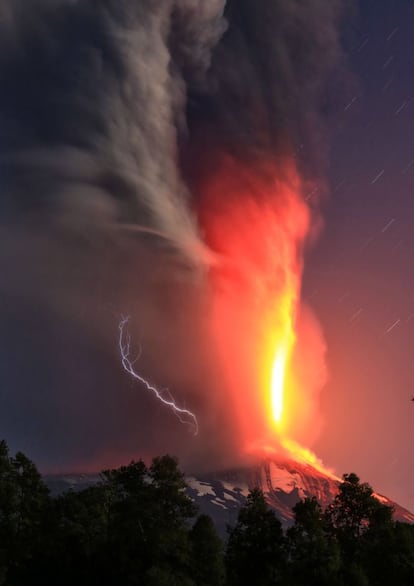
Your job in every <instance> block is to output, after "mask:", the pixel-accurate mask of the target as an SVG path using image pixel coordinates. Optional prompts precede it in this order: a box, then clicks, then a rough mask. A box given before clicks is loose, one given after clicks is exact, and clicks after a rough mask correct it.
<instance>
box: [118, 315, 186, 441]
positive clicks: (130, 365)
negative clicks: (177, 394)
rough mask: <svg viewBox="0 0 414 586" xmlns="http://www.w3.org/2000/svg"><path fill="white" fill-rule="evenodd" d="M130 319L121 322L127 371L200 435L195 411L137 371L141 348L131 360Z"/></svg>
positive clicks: (122, 345) (121, 351)
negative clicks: (183, 405) (184, 405)
mask: <svg viewBox="0 0 414 586" xmlns="http://www.w3.org/2000/svg"><path fill="white" fill-rule="evenodd" d="M128 321H129V317H123V318H122V319H121V321H120V323H119V351H120V355H121V362H122V366H123V367H124V369H125V370H126V372H128V374H130V375H131V376H132V377H133V378H134V379H135V380H136V381H138V382H139V383H141V384H142V385H144V387H145V388H146V389H147V391H150V392H151V393H153V395H154V396H155V397H156V398H157V399H158V400H159V401H160V402H161V403H163V404H164V405H165V406H166V407H168V408H169V409H170V410H171V411H172V412H173V413H174V415H175V416H176V417H177V418H178V419H179V420H180V422H181V423H183V424H185V425H188V426H189V427H191V428H192V429H193V431H194V435H198V421H197V417H196V416H195V415H194V413H193V412H192V411H190V410H189V409H185V408H184V407H179V406H178V405H177V403H176V402H175V400H174V398H173V397H172V395H171V393H170V391H169V390H168V389H162V390H160V389H158V388H157V387H156V386H154V385H153V384H151V383H150V382H148V381H147V380H146V379H145V378H144V377H143V376H141V375H140V374H138V373H137V372H136V370H135V368H134V364H135V362H136V361H137V360H138V359H139V357H140V354H141V349H140V352H139V353H138V356H137V357H136V358H135V359H134V360H131V358H130V354H131V336H130V334H129V333H128V331H127V328H126V326H127V324H128Z"/></svg>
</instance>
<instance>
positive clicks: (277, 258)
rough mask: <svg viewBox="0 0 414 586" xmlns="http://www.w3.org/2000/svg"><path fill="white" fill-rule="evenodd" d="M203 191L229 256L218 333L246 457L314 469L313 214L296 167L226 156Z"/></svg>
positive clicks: (220, 270)
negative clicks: (309, 244)
mask: <svg viewBox="0 0 414 586" xmlns="http://www.w3.org/2000/svg"><path fill="white" fill-rule="evenodd" d="M212 169H214V171H213V172H211V170H212ZM198 190H199V192H200V206H199V210H198V211H199V221H200V224H201V226H202V229H203V231H204V235H205V238H206V240H207V243H208V244H209V246H210V247H211V248H212V249H213V250H214V251H215V252H216V253H217V254H218V256H219V258H220V259H221V262H219V263H218V265H217V266H215V267H214V268H213V270H212V274H211V278H212V290H213V298H214V302H213V310H212V311H213V320H212V322H213V335H214V336H215V339H216V344H217V351H218V353H219V355H220V359H221V362H222V365H223V370H224V375H225V378H226V386H227V387H228V390H229V391H230V393H231V399H232V401H231V417H232V420H233V422H234V426H235V428H236V433H238V434H239V436H240V440H241V442H242V445H243V446H244V449H245V451H247V452H249V451H250V452H251V451H255V452H256V451H258V450H259V451H264V452H265V453H268V452H269V451H271V452H273V451H276V452H280V451H281V452H284V453H285V454H286V453H288V454H289V455H291V456H293V457H295V458H296V459H298V460H300V461H304V460H305V461H312V463H315V458H314V456H313V455H312V453H311V452H309V451H308V450H307V449H306V448H302V446H301V445H300V444H299V443H298V440H299V441H302V440H303V439H304V438H305V440H306V438H307V437H309V436H311V435H312V433H310V434H308V433H307V431H306V432H305V433H304V431H303V430H304V429H305V428H307V430H310V431H311V432H312V428H313V427H314V422H315V417H314V416H315V409H316V407H315V404H314V401H313V398H310V397H309V393H308V389H306V388H305V386H306V385H304V384H302V383H303V381H302V380H300V378H301V377H300V376H298V371H302V372H303V371H306V368H304V363H305V362H306V363H307V364H308V365H312V364H313V363H314V362H315V360H314V359H315V357H314V356H313V355H312V352H313V348H307V351H306V352H304V351H303V348H302V350H300V346H301V340H300V335H299V334H300V332H299V330H298V320H299V314H300V293H301V279H302V270H303V249H304V245H305V243H306V241H307V239H308V237H309V234H310V231H311V227H312V222H311V216H312V212H311V209H310V208H309V206H308V205H307V203H306V201H305V199H304V197H303V184H302V181H301V180H300V178H299V175H298V173H297V171H296V167H295V164H294V163H293V162H292V161H291V160H289V161H288V160H284V161H282V163H281V162H280V161H279V162H278V164H277V165H276V164H275V163H274V162H263V161H260V163H258V162H257V161H255V162H254V164H251V165H249V164H248V163H247V162H244V163H243V164H241V163H240V162H239V161H236V160H235V159H234V158H233V157H231V156H223V157H221V158H220V160H217V161H215V164H214V165H210V168H209V172H208V173H206V175H205V176H204V177H203V180H202V182H201V183H200V184H199V186H198ZM302 346H303V344H302ZM298 363H300V365H299V366H300V368H298ZM319 366H320V365H319ZM308 370H309V369H308ZM302 378H303V377H302Z"/></svg>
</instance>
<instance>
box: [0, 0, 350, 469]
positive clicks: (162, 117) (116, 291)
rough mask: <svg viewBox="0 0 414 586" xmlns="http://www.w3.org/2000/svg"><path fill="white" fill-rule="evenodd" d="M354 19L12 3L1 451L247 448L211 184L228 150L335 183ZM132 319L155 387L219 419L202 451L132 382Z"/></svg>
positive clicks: (169, 5)
mask: <svg viewBox="0 0 414 586" xmlns="http://www.w3.org/2000/svg"><path fill="white" fill-rule="evenodd" d="M339 7H340V2H339V0H313V1H311V0H295V1H289V2H285V1H282V0H280V1H277V0H273V1H271V0H260V1H259V2H257V1H254V0H229V1H228V2H227V4H226V5H225V2H224V0H209V1H208V2H206V1H204V0H165V1H164V0H163V1H162V2H161V1H158V0H139V1H133V0H99V1H98V0H59V1H57V0H31V2H30V3H29V4H28V2H27V0H3V2H2V4H1V7H0V128H1V130H0V183H1V189H0V223H1V232H0V234H1V239H2V251H1V252H0V271H1V274H2V275H6V278H4V279H2V283H1V285H0V302H1V305H0V307H1V320H2V333H1V338H0V354H1V357H2V358H1V363H0V364H1V368H0V376H1V382H0V385H1V391H0V405H1V407H0V429H1V430H2V431H1V433H0V435H6V436H7V438H8V439H9V440H10V441H11V442H12V445H15V446H16V447H19V448H23V449H25V450H26V451H28V452H29V453H30V454H32V455H34V456H35V457H36V458H37V459H38V460H39V462H40V463H41V464H42V465H43V466H45V467H51V466H52V467H58V466H61V467H65V468H66V469H67V468H68V467H73V466H75V465H82V463H84V464H85V465H93V463H94V462H95V463H96V462H99V463H101V462H102V461H103V460H104V459H105V458H107V459H108V460H111V461H114V459H117V458H118V456H119V455H120V457H121V459H122V457H123V455H124V454H125V455H126V457H129V456H132V455H134V454H135V455H137V454H139V453H146V452H148V453H150V452H154V451H158V452H162V451H165V450H166V449H167V448H168V449H171V446H175V447H176V449H177V451H178V452H179V453H181V454H185V453H187V454H188V453H191V452H192V453H196V452H197V450H199V449H200V448H203V450H204V453H207V452H209V450H210V451H211V454H212V456H211V457H213V456H214V458H215V461H217V459H216V458H217V451H218V450H219V449H220V448H221V447H222V445H223V441H224V440H223V438H224V436H226V444H227V445H229V444H231V440H229V436H231V431H232V430H231V424H229V418H228V416H227V413H226V400H225V399H226V398H225V396H223V394H222V392H221V391H222V389H221V386H220V382H219V381H220V373H219V372H217V370H218V369H217V368H216V367H215V360H214V352H215V349H214V347H213V348H212V347H211V343H210V341H209V337H208V324H207V322H206V316H208V288H206V287H205V286H204V285H205V283H204V281H203V278H204V276H203V269H204V268H205V266H206V264H208V263H209V262H210V261H211V260H212V258H213V257H212V255H211V253H210V252H209V251H208V250H207V247H206V246H205V244H204V243H203V241H202V237H201V236H200V230H199V227H198V225H197V221H196V218H195V211H194V205H195V204H194V193H193V192H192V179H193V176H194V173H198V172H199V170H200V167H201V166H203V165H204V164H205V163H206V162H208V160H209V148H217V149H227V150H231V151H232V152H233V153H234V154H236V156H249V157H251V156H253V155H255V156H256V155H257V156H260V155H261V154H262V153H263V152H266V153H271V154H272V156H275V157H276V158H277V156H279V155H280V154H281V153H284V152H285V150H286V149H287V148H288V149H290V150H292V152H297V153H299V152H301V153H304V155H303V156H302V163H303V164H305V163H306V165H304V167H305V166H306V167H307V168H309V169H312V172H315V169H316V165H315V160H318V159H319V155H320V154H321V151H322V147H324V144H325V142H324V140H322V136H323V135H324V132H323V131H322V130H321V129H322V127H323V126H324V124H323V122H324V119H325V117H326V114H327V112H328V111H329V109H330V107H331V96H330V92H329V90H328V82H329V80H330V79H331V77H332V76H333V75H334V71H335V67H336V64H337V61H338V58H339V56H340V48H339V37H338V18H339ZM301 145H302V146H301ZM314 155H315V156H314ZM172 253H174V254H172ZM200 269H201V270H200ZM121 313H123V314H125V313H131V315H132V316H133V320H135V321H132V322H131V328H132V330H133V333H135V334H136V337H137V339H138V338H140V337H141V339H142V340H143V347H144V354H143V356H142V363H141V364H142V368H143V372H144V373H145V374H147V375H148V376H150V377H152V379H153V380H154V382H157V383H159V384H160V385H165V384H166V383H167V384H168V385H169V386H170V387H171V388H174V389H177V395H178V398H179V399H180V400H181V401H183V402H185V404H187V405H188V406H191V407H192V408H194V410H195V411H197V413H198V414H199V416H200V423H201V435H200V438H199V439H197V440H194V441H193V443H192V444H191V446H189V441H188V434H187V431H186V430H185V429H182V428H181V427H180V426H179V425H177V424H176V421H175V419H174V418H173V416H172V415H171V414H170V413H169V412H168V411H166V410H165V409H163V408H160V407H159V405H156V404H154V401H153V400H152V399H151V397H148V396H146V395H145V394H144V393H142V390H140V389H137V388H136V387H131V382H130V380H129V379H128V377H126V375H125V374H124V373H123V372H122V370H121V368H120V364H119V357H118V354H117V340H116V337H117V323H118V319H119V317H120V315H121ZM221 430H223V431H221ZM166 435H167V436H168V437H169V440H168V442H166V441H165V437H166ZM229 450H230V451H231V448H229ZM118 459H119V458H118ZM79 463H80V464H79ZM107 463H110V462H107Z"/></svg>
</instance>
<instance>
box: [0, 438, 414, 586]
mask: <svg viewBox="0 0 414 586" xmlns="http://www.w3.org/2000/svg"><path fill="white" fill-rule="evenodd" d="M185 488H186V484H185V479H184V476H183V474H182V472H181V471H180V470H179V468H178V465H177V461H176V460H175V459H174V458H172V457H170V456H163V457H160V458H155V459H154V460H153V462H152V464H151V466H149V467H147V466H146V465H145V464H144V463H143V462H142V461H139V462H131V464H129V465H128V466H124V467H121V468H118V469H115V470H106V471H104V472H102V474H101V482H100V483H99V484H97V485H94V486H92V487H90V488H87V489H86V490H82V491H81V492H74V491H69V492H66V493H65V494H62V495H60V496H58V497H56V498H52V497H51V496H50V495H49V491H48V489H47V487H46V485H45V483H44V481H43V479H42V477H41V475H40V474H39V472H38V471H37V469H36V467H35V465H34V464H33V463H32V462H31V461H30V460H29V459H28V458H27V457H26V456H24V455H23V454H21V453H18V454H16V455H15V456H14V457H13V456H11V455H10V453H9V450H8V446H7V444H6V442H4V441H3V442H0V585H2V586H3V585H4V586H21V585H42V586H49V585H50V586H52V585H53V586H57V585H62V586H65V585H69V584H70V585H71V586H74V585H76V586H79V585H83V584H85V585H86V584H88V585H95V584H96V585H98V584H99V585H100V586H103V585H108V586H112V585H113V586H115V585H116V586H132V585H140V586H226V585H228V586H244V585H246V586H277V585H280V586H302V585H303V586H324V585H326V586H328V585H329V586H377V585H378V586H382V585H386V586H390V585H391V584H392V585H396V586H399V585H401V586H405V585H407V586H408V585H410V586H412V585H413V584H414V527H413V526H412V525H409V524H405V523H399V522H395V521H393V519H392V509H391V508H390V507H387V506H385V505H383V504H381V503H380V502H379V501H378V500H377V499H376V498H375V497H374V496H373V492H372V489H371V487H370V486H369V485H368V484H364V483H360V481H359V479H358V477H357V476H356V475H355V474H349V475H344V477H343V482H342V484H341V485H340V487H339V492H338V495H337V497H336V498H335V500H334V502H333V503H332V504H331V505H330V506H329V507H328V508H327V509H326V510H322V508H321V506H320V505H319V503H318V502H317V500H316V499H315V498H312V499H305V500H303V501H300V502H299V503H297V504H296V506H295V507H294V508H293V513H294V524H293V526H292V527H291V528H289V529H288V530H287V531H286V532H284V531H283V530H282V526H281V523H280V521H279V520H278V519H277V517H276V515H275V514H274V512H273V511H272V510H271V509H269V507H268V506H267V504H266V501H265V498H264V495H263V493H262V492H261V491H260V490H258V489H255V490H252V491H251V492H250V494H249V496H248V498H247V501H246V504H245V505H244V506H243V507H242V508H241V510H240V513H239V516H238V520H237V522H236V524H235V526H233V527H229V530H228V538H227V540H226V543H223V542H222V541H221V539H220V538H219V536H218V535H217V533H216V530H215V527H214V524H213V522H212V521H211V519H210V518H209V517H208V516H206V515H197V510H196V507H195V506H194V503H193V502H192V500H191V499H190V498H189V497H188V496H187V495H186V493H185Z"/></svg>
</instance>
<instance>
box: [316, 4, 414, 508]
mask: <svg viewBox="0 0 414 586" xmlns="http://www.w3.org/2000/svg"><path fill="white" fill-rule="evenodd" d="M413 22H414V6H413V5H412V3H411V2H409V1H403V0H400V1H398V2H392V3H390V2H374V1H371V2H370V1H367V0H365V1H363V2H361V3H360V12H359V17H358V18H357V20H356V22H354V26H352V27H351V34H350V36H349V37H348V38H347V42H346V43H347V55H348V59H349V62H350V68H351V71H352V72H353V73H354V74H355V83H356V84H357V87H356V89H355V91H354V92H353V93H352V95H351V96H350V98H349V99H348V96H347V100H346V103H344V114H345V115H344V119H343V123H341V124H340V125H338V127H337V129H336V133H335V138H334V141H333V149H332V153H331V164H330V181H331V196H330V201H329V202H328V204H327V205H326V209H325V213H324V217H325V229H324V232H323V235H322V237H321V239H320V240H319V242H318V245H317V246H316V248H315V249H314V251H313V252H312V253H311V254H310V256H309V259H308V263H307V267H306V278H305V296H306V297H307V298H308V299H309V300H310V302H311V304H312V306H313V307H314V308H315V310H316V312H317V314H318V316H319V318H320V319H321V321H322V324H323V328H324V331H325V335H326V339H327V343H328V367H329V370H330V380H329V383H328V384H327V386H326V388H325V391H324V392H323V407H322V408H323V411H324V413H325V428H324V430H323V432H322V435H321V437H320V439H319V441H318V443H317V446H316V450H317V452H318V453H319V454H320V455H321V457H322V458H323V459H324V460H325V461H326V462H327V463H330V464H332V465H334V466H335V468H336V470H338V471H345V470H351V469H352V470H355V471H357V472H358V473H359V474H360V476H361V477H363V478H364V479H367V480H369V482H371V483H372V484H373V485H374V486H375V487H376V488H377V490H379V491H383V492H384V493H388V494H390V495H392V496H393V497H394V498H395V499H396V500H397V501H398V500H399V501H400V502H401V503H402V504H405V505H406V506H407V507H410V508H411V510H412V509H413V506H414V489H413V486H414V484H413V482H414V476H413V466H412V445H413V439H414V437H413V434H414V426H413V417H414V409H413V407H414V403H412V402H411V397H412V396H413V394H414V393H413V390H414V371H413V355H412V352H413V347H414V329H413V326H414V309H413V308H414V305H413V304H414V295H413V291H414V272H413V258H414V238H413V220H414V207H413V185H414V111H413V107H414V103H413V92H414V41H413V36H412V24H413Z"/></svg>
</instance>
